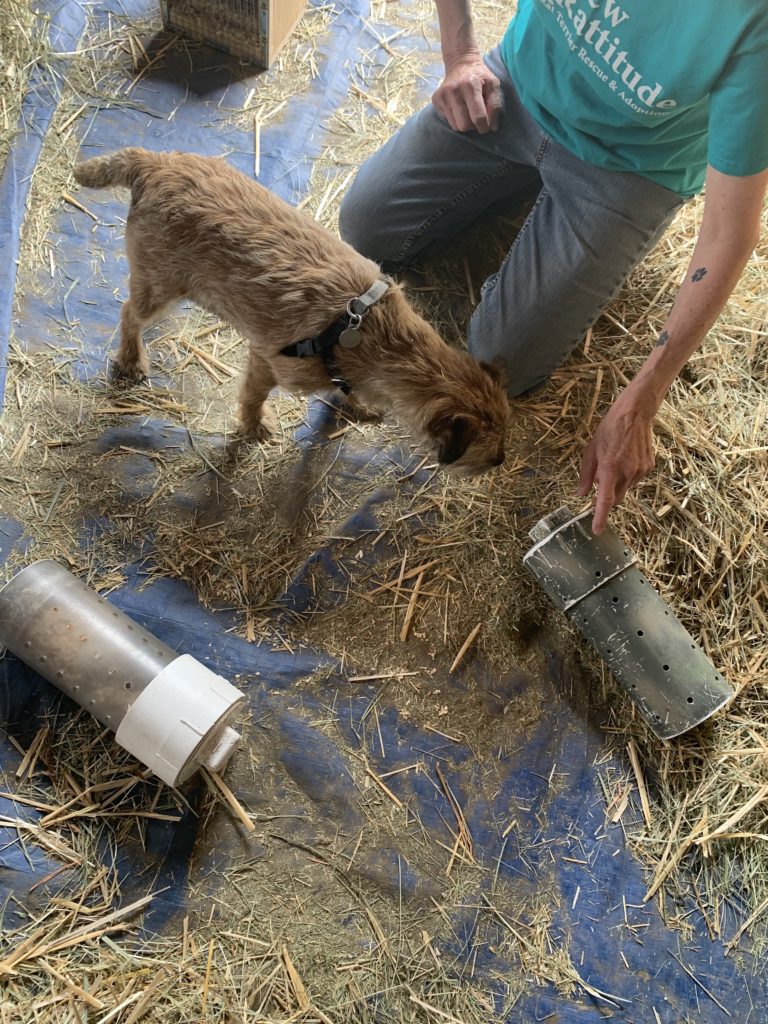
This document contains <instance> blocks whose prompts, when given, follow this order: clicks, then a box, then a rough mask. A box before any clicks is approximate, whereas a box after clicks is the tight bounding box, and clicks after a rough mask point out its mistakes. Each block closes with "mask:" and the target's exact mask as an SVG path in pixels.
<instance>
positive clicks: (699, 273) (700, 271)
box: [691, 267, 707, 284]
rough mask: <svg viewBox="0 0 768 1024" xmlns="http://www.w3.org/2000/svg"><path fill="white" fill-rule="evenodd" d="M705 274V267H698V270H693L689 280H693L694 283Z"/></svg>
mask: <svg viewBox="0 0 768 1024" xmlns="http://www.w3.org/2000/svg"><path fill="white" fill-rule="evenodd" d="M706 276H707V268H706V267H699V269H698V270H694V272H693V276H692V277H691V280H692V281H693V283H694V284H696V283H697V282H698V281H700V280H701V279H702V277H706Z"/></svg>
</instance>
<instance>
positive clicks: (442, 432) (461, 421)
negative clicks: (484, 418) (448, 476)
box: [429, 415, 477, 466]
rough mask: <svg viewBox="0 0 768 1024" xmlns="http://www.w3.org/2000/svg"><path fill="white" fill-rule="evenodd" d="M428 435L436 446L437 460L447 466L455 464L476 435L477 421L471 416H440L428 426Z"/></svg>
mask: <svg viewBox="0 0 768 1024" xmlns="http://www.w3.org/2000/svg"><path fill="white" fill-rule="evenodd" d="M429 433H430V434H431V436H432V437H433V438H434V439H435V443H436V444H437V459H438V462H440V463H441V464H442V465H444V466H447V465H450V464H451V463H452V462H457V461H458V460H459V459H460V458H461V456H462V455H463V454H464V452H466V450H467V448H469V446H470V444H472V442H473V441H474V439H475V435H476V434H477V421H476V420H475V419H474V418H473V417H471V416H451V415H442V416H438V417H437V418H436V419H434V420H432V422H431V423H430V424H429Z"/></svg>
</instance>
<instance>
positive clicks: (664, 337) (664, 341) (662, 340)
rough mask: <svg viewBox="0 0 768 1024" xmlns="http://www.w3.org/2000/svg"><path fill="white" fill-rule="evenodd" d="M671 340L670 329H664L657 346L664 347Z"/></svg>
mask: <svg viewBox="0 0 768 1024" xmlns="http://www.w3.org/2000/svg"><path fill="white" fill-rule="evenodd" d="M668 341H669V331H662V332H661V334H660V335H659V337H658V340H657V342H656V345H655V347H656V348H662V346H664V345H666V344H667V342H668Z"/></svg>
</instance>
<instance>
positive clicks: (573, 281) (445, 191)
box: [339, 49, 684, 396]
mask: <svg viewBox="0 0 768 1024" xmlns="http://www.w3.org/2000/svg"><path fill="white" fill-rule="evenodd" d="M486 63H487V64H488V66H489V67H490V68H491V70H492V71H493V72H494V74H495V75H496V76H497V77H498V78H499V80H500V81H501V88H502V97H503V104H504V106H503V112H502V116H501V120H500V123H499V128H498V130H497V131H496V132H491V133H489V134H487V135H479V134H478V133H477V132H455V131H453V130H452V129H451V128H450V127H449V126H448V124H447V122H446V121H445V120H444V119H443V118H442V117H441V115H439V114H438V113H437V111H436V110H435V108H434V107H433V106H432V104H429V105H428V106H427V107H425V109H424V110H422V111H421V112H420V113H418V114H416V115H414V117H412V118H411V119H410V120H409V121H408V122H407V123H406V124H405V125H403V127H402V128H401V129H400V130H399V131H398V132H397V133H396V134H395V135H394V136H393V137H392V138H391V139H390V140H389V141H388V142H387V143H386V144H385V145H384V146H383V147H382V148H381V149H380V150H379V151H378V152H377V153H375V154H374V155H373V156H372V157H371V158H370V159H369V160H367V161H366V163H364V164H363V166H362V167H361V168H360V170H359V172H358V174H357V177H356V179H355V181H354V182H353V184H352V186H351V188H350V189H349V191H348V193H347V195H346V197H345V199H344V201H343V203H342V207H341V213H340V220H339V227H340V231H341V235H342V238H344V239H345V240H346V241H347V242H349V243H350V244H351V245H353V246H354V247H355V248H356V249H358V250H359V251H360V252H361V253H363V254H364V255H366V256H368V257H370V258H371V259H374V260H376V261H377V262H380V263H383V264H386V265H388V266H389V267H390V268H393V269H396V268H397V267H406V266H409V265H413V264H415V263H417V262H418V261H419V260H421V259H423V258H424V257H427V256H430V255H431V254H432V253H434V252H435V251H436V250H438V249H439V248H440V246H441V245H442V244H443V243H445V242H446V241H447V240H448V239H450V238H451V237H452V236H454V235H456V234H457V233H458V232H460V231H461V230H462V229H464V228H467V227H469V226H470V225H471V224H472V223H473V222H474V221H476V220H477V219H478V218H479V217H480V216H482V215H483V214H485V213H487V212H488V211H489V209H491V208H494V209H495V208H497V207H499V206H500V205H501V206H502V208H504V209H505V210H507V211H508V212H510V213H512V212H514V211H515V210H516V209H517V208H519V207H520V206H522V205H523V204H524V202H525V201H526V200H527V199H530V198H531V197H532V196H536V200H535V203H534V206H533V209H532V210H531V212H530V214H529V215H528V217H527V219H526V220H525V222H524V223H523V226H522V228H521V230H520V233H519V234H518V236H517V238H516V239H515V241H514V244H513V245H512V248H511V249H510V250H509V252H508V253H507V256H506V258H505V259H504V262H503V263H502V265H501V268H500V269H499V270H498V272H497V273H495V274H493V275H492V276H491V277H489V278H488V280H487V281H486V282H485V283H484V284H483V287H482V291H481V299H480V304H479V305H478V307H477V309H476V310H475V312H474V315H473V316H472V319H471V322H470V325H469V337H468V347H469V351H470V352H471V353H472V355H473V356H474V357H475V358H476V359H484V360H488V361H493V360H497V359H500V360H501V362H502V363H503V365H504V366H505V367H506V371H507V386H508V391H509V394H510V395H511V396H514V395H519V394H522V393H523V392H525V391H528V390H530V389H531V388H535V387H536V386H537V385H538V384H540V383H541V382H542V381H544V380H546V378H547V377H548V376H549V375H550V373H551V372H552V370H554V369H555V368H556V367H557V366H559V365H560V363H562V362H563V360H564V359H565V358H566V356H567V355H568V353H569V352H570V351H571V350H572V349H573V348H575V346H576V345H578V344H579V343H580V342H581V341H582V339H583V338H584V335H585V333H586V331H587V328H588V327H589V326H590V325H591V324H592V323H594V321H595V320H596V319H597V318H598V316H599V315H600V313H601V312H602V311H603V310H604V309H605V307H606V306H607V305H608V303H609V301H610V300H611V298H612V297H613V296H614V295H615V294H616V292H617V291H618V290H619V289H620V288H621V285H622V283H623V282H624V280H625V279H626V277H627V275H628V274H629V273H630V271H631V270H632V269H633V267H635V266H636V265H637V264H638V263H639V262H640V260H641V259H642V258H643V257H644V256H645V254H646V253H647V252H648V251H649V250H650V249H651V248H652V247H653V245H654V244H655V243H656V242H657V241H658V239H659V238H660V237H661V235H662V234H663V233H664V231H665V229H666V228H667V226H668V225H669V223H670V221H671V220H672V218H673V216H674V214H675V212H676V211H677V209H678V208H679V206H680V205H681V204H682V203H683V202H684V198H683V197H682V196H680V195H678V194H677V193H676V192H672V191H671V190H670V189H667V188H664V187H663V186H662V185H657V184H655V183H654V182H652V181H649V180H648V179H647V178H644V177H641V176H640V175H638V174H633V173H630V172H623V171H621V172H619V171H607V170H604V169H602V168H600V167H596V166H594V165H593V164H588V163H585V162H584V161H583V160H580V159H579V158H578V157H576V156H574V155H573V154H572V153H570V152H569V151H568V150H567V149H565V148H564V147H563V146H561V145H559V144H558V143H556V142H554V141H553V140H552V139H550V138H549V136H547V135H545V134H544V132H543V131H542V130H541V128H539V126H538V125H537V124H536V122H535V121H534V120H533V118H532V117H530V115H529V114H528V113H527V112H526V111H525V110H524V108H523V107H522V105H521V104H520V102H519V100H518V98H517V93H516V91H515V89H514V86H513V85H512V81H511V79H510V77H509V73H508V72H507V70H506V68H505V66H504V64H503V62H502V60H501V57H500V56H499V53H498V49H496V50H494V51H492V52H491V53H490V54H488V56H487V57H486Z"/></svg>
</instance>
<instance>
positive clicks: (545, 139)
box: [534, 135, 549, 171]
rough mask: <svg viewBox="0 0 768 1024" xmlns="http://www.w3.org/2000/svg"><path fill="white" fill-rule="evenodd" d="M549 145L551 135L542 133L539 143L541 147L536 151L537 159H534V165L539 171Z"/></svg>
mask: <svg viewBox="0 0 768 1024" xmlns="http://www.w3.org/2000/svg"><path fill="white" fill-rule="evenodd" d="M548 146H549V137H548V136H546V135H542V137H541V142H540V143H539V149H538V152H537V153H536V159H535V160H534V166H535V168H536V170H537V171H540V170H541V161H542V160H543V159H544V154H545V153H546V151H547V147H548Z"/></svg>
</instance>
